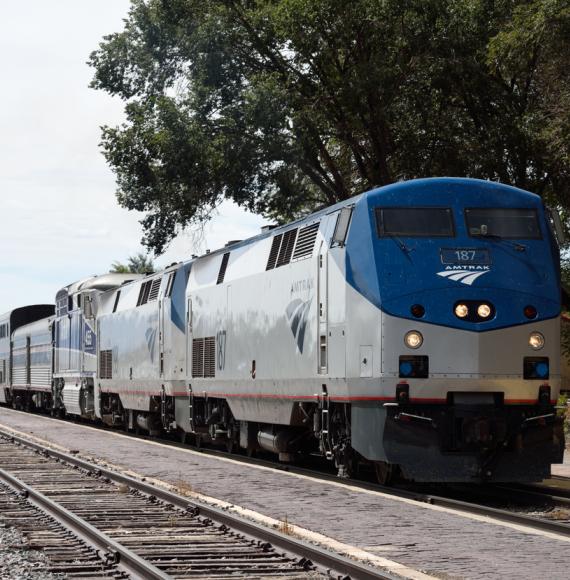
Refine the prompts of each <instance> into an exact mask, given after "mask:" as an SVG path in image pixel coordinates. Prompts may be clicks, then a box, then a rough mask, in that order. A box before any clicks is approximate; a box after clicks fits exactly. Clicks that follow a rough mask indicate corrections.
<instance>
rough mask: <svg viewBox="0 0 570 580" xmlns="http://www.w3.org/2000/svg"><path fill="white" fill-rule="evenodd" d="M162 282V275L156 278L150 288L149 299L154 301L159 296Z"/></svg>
mask: <svg viewBox="0 0 570 580" xmlns="http://www.w3.org/2000/svg"><path fill="white" fill-rule="evenodd" d="M161 283H162V277H159V278H155V279H154V280H153V281H152V286H151V288H150V293H149V295H148V301H149V302H152V301H153V300H156V299H157V298H158V293H159V292H160V284H161Z"/></svg>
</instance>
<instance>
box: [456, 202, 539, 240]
mask: <svg viewBox="0 0 570 580" xmlns="http://www.w3.org/2000/svg"><path fill="white" fill-rule="evenodd" d="M465 220H466V222H467V229H468V230H469V235H470V236H471V237H485V236H490V237H497V238H511V239H527V240H539V239H541V238H542V235H541V233H540V227H539V225H538V216H537V214H536V210H534V209H511V208H508V209H507V208H471V209H466V210H465Z"/></svg>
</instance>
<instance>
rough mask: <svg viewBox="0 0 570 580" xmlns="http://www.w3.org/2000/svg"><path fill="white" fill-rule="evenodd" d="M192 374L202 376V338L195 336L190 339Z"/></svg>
mask: <svg viewBox="0 0 570 580" xmlns="http://www.w3.org/2000/svg"><path fill="white" fill-rule="evenodd" d="M192 376H193V377H203V376H204V339H203V338H195V339H194V340H193V341H192Z"/></svg>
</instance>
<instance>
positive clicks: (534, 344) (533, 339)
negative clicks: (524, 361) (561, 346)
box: [528, 332, 544, 350]
mask: <svg viewBox="0 0 570 580" xmlns="http://www.w3.org/2000/svg"><path fill="white" fill-rule="evenodd" d="M528 344H529V345H530V347H531V348H533V349H534V350H540V349H541V348H542V347H543V346H544V336H542V334H540V332H533V333H532V334H531V335H530V336H529V337H528Z"/></svg>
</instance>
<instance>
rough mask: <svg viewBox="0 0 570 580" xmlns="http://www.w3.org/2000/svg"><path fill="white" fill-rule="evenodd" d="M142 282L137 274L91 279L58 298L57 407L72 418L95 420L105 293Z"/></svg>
mask: <svg viewBox="0 0 570 580" xmlns="http://www.w3.org/2000/svg"><path fill="white" fill-rule="evenodd" d="M137 278H140V275H138V274H117V273H109V274H103V275H101V276H91V277H89V278H85V279H82V280H79V281H78V282H75V283H73V284H70V285H68V286H66V287H64V288H62V289H61V290H60V291H59V292H58V293H57V295H56V316H55V321H54V343H55V345H54V373H53V377H54V406H55V408H56V409H65V411H66V412H67V413H70V414H72V415H80V416H85V417H94V416H95V407H94V384H95V374H96V371H97V329H96V317H97V312H98V309H99V296H100V295H101V293H102V292H105V291H107V290H110V289H113V288H117V287H119V286H121V285H122V284H125V283H127V282H130V281H132V280H134V279H137Z"/></svg>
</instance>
